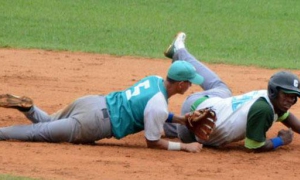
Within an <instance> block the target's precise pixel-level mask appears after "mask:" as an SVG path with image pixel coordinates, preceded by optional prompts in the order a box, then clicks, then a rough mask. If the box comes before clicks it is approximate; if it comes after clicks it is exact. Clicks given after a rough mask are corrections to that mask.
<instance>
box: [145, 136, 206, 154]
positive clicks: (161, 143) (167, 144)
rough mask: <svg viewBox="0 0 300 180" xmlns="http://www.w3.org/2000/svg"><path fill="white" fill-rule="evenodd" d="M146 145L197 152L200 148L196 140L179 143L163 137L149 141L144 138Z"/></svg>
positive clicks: (200, 145)
mask: <svg viewBox="0 0 300 180" xmlns="http://www.w3.org/2000/svg"><path fill="white" fill-rule="evenodd" d="M146 142H147V147H148V148H153V149H166V150H170V151H186V152H192V153H197V152H200V151H201V149H202V144H200V143H198V142H194V143H181V142H172V141H168V140H165V139H159V140H157V141H149V140H147V139H146Z"/></svg>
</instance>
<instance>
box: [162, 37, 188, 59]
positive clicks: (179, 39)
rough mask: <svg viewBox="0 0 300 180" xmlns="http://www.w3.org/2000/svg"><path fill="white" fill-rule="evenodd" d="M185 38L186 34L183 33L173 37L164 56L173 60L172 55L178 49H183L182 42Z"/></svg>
mask: <svg viewBox="0 0 300 180" xmlns="http://www.w3.org/2000/svg"><path fill="white" fill-rule="evenodd" d="M185 38H186V34H185V33H184V32H179V33H177V35H176V36H175V38H174V40H173V42H172V43H171V44H170V46H169V47H168V48H167V49H166V50H165V52H164V55H165V56H166V57H168V58H171V59H172V58H173V55H174V54H175V52H176V51H177V50H178V49H181V48H184V47H185V46H184V41H185Z"/></svg>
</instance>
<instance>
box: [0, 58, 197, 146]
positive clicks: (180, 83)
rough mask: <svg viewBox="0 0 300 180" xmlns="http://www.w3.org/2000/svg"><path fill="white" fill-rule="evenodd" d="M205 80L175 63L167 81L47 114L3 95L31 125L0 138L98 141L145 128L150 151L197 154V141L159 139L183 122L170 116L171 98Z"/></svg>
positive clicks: (152, 79)
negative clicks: (169, 126)
mask: <svg viewBox="0 0 300 180" xmlns="http://www.w3.org/2000/svg"><path fill="white" fill-rule="evenodd" d="M202 82H203V77H202V76H200V75H199V74H197V72H196V69H195V68H194V67H193V66H192V65H191V64H190V63H188V62H186V61H176V62H174V63H172V64H171V66H170V68H169V70H168V73H167V77H166V79H163V78H161V77H159V76H148V77H145V78H143V79H141V80H140V81H138V82H137V83H135V84H134V85H132V86H131V87H129V88H127V89H125V90H123V91H116V92H111V93H109V94H107V95H89V96H84V97H80V98H78V99H77V100H75V101H74V102H72V103H71V104H69V105H68V106H67V107H65V108H64V109H62V110H60V111H58V112H56V113H54V114H51V115H49V114H48V113H46V112H45V111H43V110H42V109H40V108H38V107H37V106H36V105H34V104H33V101H32V100H31V99H30V98H28V97H24V96H21V97H20V96H15V95H11V94H2V95H0V107H4V108H15V109H18V110H20V111H21V112H23V113H24V115H25V116H26V117H27V118H28V119H29V120H30V121H31V122H32V124H29V125H16V126H9V127H1V128H0V140H10V139H14V140H20V141H32V142H34V141H39V142H70V143H94V142H95V141H98V140H101V139H103V138H111V137H114V138H116V139H121V138H123V137H126V136H127V135H130V134H134V133H137V132H140V131H142V130H144V136H145V140H146V143H147V147H149V148H158V149H167V150H182V151H187V152H199V151H200V150H201V148H202V145H201V144H199V143H197V142H192V143H181V142H172V141H168V140H165V139H162V138H161V135H162V131H163V125H164V123H165V121H166V120H167V121H168V122H173V123H184V120H183V121H178V120H177V119H176V118H174V115H173V114H171V115H169V111H168V99H169V98H170V97H171V96H173V95H175V94H184V93H185V92H186V91H187V90H188V89H189V87H190V86H191V85H192V83H193V84H201V83H202Z"/></svg>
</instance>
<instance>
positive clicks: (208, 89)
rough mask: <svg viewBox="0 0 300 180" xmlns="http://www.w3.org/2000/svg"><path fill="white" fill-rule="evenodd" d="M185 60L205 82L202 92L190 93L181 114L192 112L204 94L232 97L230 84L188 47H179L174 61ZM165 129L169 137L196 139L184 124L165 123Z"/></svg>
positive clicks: (185, 139)
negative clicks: (190, 51)
mask: <svg viewBox="0 0 300 180" xmlns="http://www.w3.org/2000/svg"><path fill="white" fill-rule="evenodd" d="M176 60H184V61H187V62H189V63H191V64H192V65H193V66H194V67H195V68H196V71H197V73H198V74H200V75H201V76H203V77H204V82H203V83H202V84H201V85H200V87H201V88H202V89H203V91H201V92H196V93H193V94H191V95H189V96H188V97H187V98H186V99H185V101H184V103H183V105H182V107H181V115H184V114H186V113H188V112H190V109H191V106H192V104H193V103H194V102H195V101H196V100H197V99H199V98H201V97H203V96H208V97H222V98H226V97H230V96H232V94H231V90H230V89H229V88H228V86H227V85H226V84H225V83H224V82H223V81H222V80H221V79H220V78H219V76H218V75H217V74H216V73H214V72H213V71H212V70H210V69H209V68H208V67H207V66H205V65H204V64H203V63H201V62H200V61H198V60H197V59H196V58H195V57H194V56H193V55H191V54H190V53H189V52H188V51H187V49H186V48H183V49H179V50H178V51H177V52H176V53H175V54H174V56H173V61H176ZM164 131H165V134H166V136H167V137H170V138H172V137H178V138H180V139H181V141H182V142H186V143H187V142H194V141H196V140H195V138H194V135H193V134H191V133H190V131H189V130H188V129H187V127H186V126H184V125H178V124H172V123H165V125H164Z"/></svg>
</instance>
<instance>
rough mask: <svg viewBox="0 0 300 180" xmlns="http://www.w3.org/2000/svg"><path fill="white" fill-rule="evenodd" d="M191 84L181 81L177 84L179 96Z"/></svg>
mask: <svg viewBox="0 0 300 180" xmlns="http://www.w3.org/2000/svg"><path fill="white" fill-rule="evenodd" d="M191 86H192V83H191V82H190V81H181V82H179V83H178V91H179V94H184V93H185V92H186V91H187V90H188V89H189V88H190V87H191Z"/></svg>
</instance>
